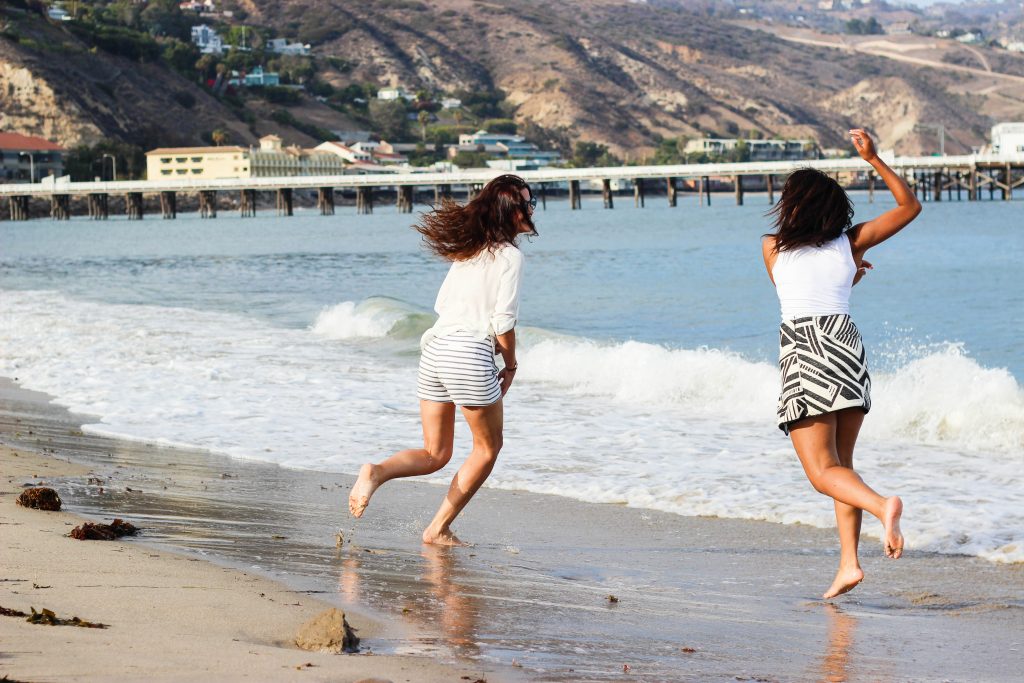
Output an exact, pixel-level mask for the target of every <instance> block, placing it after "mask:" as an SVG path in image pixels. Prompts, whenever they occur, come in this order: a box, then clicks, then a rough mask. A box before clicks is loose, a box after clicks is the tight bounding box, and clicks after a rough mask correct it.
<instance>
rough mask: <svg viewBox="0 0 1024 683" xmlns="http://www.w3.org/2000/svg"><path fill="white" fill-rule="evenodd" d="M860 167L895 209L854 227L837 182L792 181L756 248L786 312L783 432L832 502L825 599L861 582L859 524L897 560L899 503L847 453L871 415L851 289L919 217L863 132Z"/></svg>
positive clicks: (820, 177) (856, 139)
mask: <svg viewBox="0 0 1024 683" xmlns="http://www.w3.org/2000/svg"><path fill="white" fill-rule="evenodd" d="M850 136H851V138H852V139H853V144H854V146H855V147H856V148H857V152H858V153H859V154H860V156H861V158H862V159H864V160H865V161H867V162H868V163H869V164H871V166H872V167H873V168H874V171H875V172H876V173H878V175H879V176H881V178H882V180H884V181H885V184H886V186H887V187H888V188H889V190H890V191H891V192H892V194H893V197H894V198H895V199H896V204H897V206H896V208H894V209H890V210H889V211H886V212H885V213H883V214H882V215H881V216H879V217H877V218H874V219H872V220H869V221H867V222H864V223H858V224H857V225H853V226H852V227H851V224H852V222H853V205H852V204H851V202H850V199H849V197H847V196H846V192H844V191H843V189H842V188H841V187H840V186H839V183H837V182H836V181H835V180H833V179H832V178H830V177H829V176H827V175H825V174H824V173H821V172H820V171H816V170H813V169H801V170H799V171H796V172H794V173H793V174H792V175H790V177H789V178H788V179H787V181H786V186H785V188H784V189H783V191H782V197H781V198H780V199H779V203H778V204H777V205H776V206H775V207H774V208H773V209H772V213H773V214H774V216H775V227H776V230H775V232H774V233H772V234H769V235H765V237H764V239H763V241H762V251H763V254H764V264H765V267H766V268H767V269H768V277H770V278H771V279H772V282H773V283H774V284H775V288H776V292H777V293H778V295H779V302H780V304H781V306H782V326H781V330H780V349H779V366H780V369H781V372H782V392H781V394H780V396H779V406H778V422H779V428H780V429H782V431H783V432H785V433H786V434H788V435H789V437H790V439H792V441H793V447H794V448H795V449H796V454H797V456H798V457H799V458H800V463H801V464H802V465H803V468H804V472H805V473H806V474H807V478H808V479H809V480H810V482H811V484H812V485H813V486H814V488H815V489H817V490H818V491H819V492H821V493H823V494H825V495H826V496H830V497H831V498H833V499H834V501H835V510H836V525H837V527H838V531H839V542H840V545H841V548H842V550H841V553H840V559H839V571H838V572H837V573H836V577H835V580H834V581H833V582H832V585H831V587H829V589H828V591H826V592H825V594H824V596H823V597H825V598H831V597H834V596H836V595H839V594H841V593H845V592H847V591H849V590H851V589H852V588H853V587H854V586H856V585H857V584H858V583H860V582H861V581H862V580H863V579H864V572H863V570H862V569H861V567H860V562H859V560H858V558H857V545H858V542H859V540H860V527H861V514H862V511H863V510H867V511H868V512H870V513H871V514H873V515H874V516H875V517H877V518H878V519H879V520H880V521H881V522H882V526H883V527H884V533H883V537H884V538H883V542H884V549H885V554H886V556H887V557H891V558H893V559H896V558H898V557H900V555H902V554H903V535H902V533H900V524H899V522H900V515H901V514H902V512H903V503H902V501H900V499H899V497H898V496H891V497H888V498H886V497H883V496H880V495H879V494H877V493H875V491H873V490H872V489H871V488H870V487H869V486H868V485H867V484H865V483H864V481H863V480H862V479H861V478H860V476H859V475H858V474H857V473H856V472H855V471H854V469H853V448H854V444H856V442H857V434H858V432H859V431H860V427H861V424H862V422H863V421H864V415H866V414H867V412H868V411H869V410H870V409H871V379H870V377H869V375H868V369H867V363H866V362H865V356H864V346H863V344H862V342H861V338H860V332H859V331H858V330H857V326H856V325H854V323H853V321H852V320H851V319H850V305H849V302H850V289H851V288H852V287H853V285H855V284H856V283H857V282H858V281H859V280H860V279H861V278H862V277H863V276H864V274H865V273H866V272H867V269H869V268H871V264H869V263H868V262H867V261H865V260H864V254H865V253H866V252H867V250H868V249H870V248H871V247H873V246H875V245H876V244H879V243H881V242H884V241H885V240H887V239H889V238H890V237H892V236H893V235H895V234H896V233H897V232H899V231H900V230H901V229H903V227H904V226H906V225H907V224H908V223H910V222H911V221H912V220H914V218H915V217H916V216H917V214H919V213H920V212H921V204H920V203H919V202H918V201H917V199H916V198H915V197H914V193H913V192H911V191H910V188H909V187H907V184H906V183H905V182H903V180H902V179H901V178H900V177H899V176H898V175H896V173H895V172H893V170H892V169H891V168H889V167H888V166H887V165H886V164H885V162H884V161H882V160H881V159H880V158H879V157H878V154H877V153H876V152H875V146H874V143H873V142H872V141H871V138H870V137H869V136H868V134H867V133H865V132H864V131H863V130H860V129H854V130H851V131H850Z"/></svg>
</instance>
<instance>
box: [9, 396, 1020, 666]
mask: <svg viewBox="0 0 1024 683" xmlns="http://www.w3.org/2000/svg"><path fill="white" fill-rule="evenodd" d="M15 419H19V420H21V421H20V422H15ZM80 423H81V419H80V418H76V417H75V416H72V415H69V414H67V413H65V412H64V411H62V410H60V409H57V408H54V407H52V406H48V405H46V403H45V402H44V401H42V400H40V397H39V396H38V395H29V394H27V393H25V392H16V391H14V392H12V391H6V392H0V440H2V441H3V442H6V443H8V444H10V445H12V446H14V447H15V448H16V449H34V450H40V449H42V448H47V449H52V450H53V451H54V452H55V453H54V455H56V456H57V457H59V458H68V459H71V460H72V461H74V462H75V463H78V464H80V465H81V466H82V467H83V468H84V469H79V470H74V471H72V470H68V471H67V474H65V475H63V476H59V477H51V476H50V475H49V474H47V477H48V480H49V481H50V482H51V484H54V485H55V487H56V488H58V489H59V490H60V492H61V495H62V497H63V498H64V500H65V502H66V504H68V507H69V509H70V510H72V511H73V512H75V513H77V514H83V515H86V516H95V517H99V516H102V517H104V518H107V519H109V518H110V517H111V516H115V515H116V516H121V517H124V518H126V519H129V520H131V521H133V522H134V523H136V524H138V525H140V526H142V527H144V528H145V530H146V532H145V535H144V536H143V537H142V538H140V539H139V540H137V541H131V542H128V543H126V544H124V545H126V546H129V547H131V548H143V549H145V552H154V551H152V550H149V547H151V544H152V545H155V546H156V547H157V548H161V549H162V548H168V549H176V550H178V551H179V552H184V553H186V555H187V556H190V557H192V558H196V557H200V558H208V559H212V560H214V561H215V562H217V563H219V564H220V565H223V566H226V567H230V568H233V570H242V571H244V572H246V573H247V574H248V575H249V576H254V575H257V576H260V577H267V578H270V579H273V580H275V581H278V582H279V583H281V584H284V585H286V586H288V587H289V588H290V589H291V590H292V591H297V593H292V595H295V596H296V597H297V600H298V601H300V602H302V603H303V604H306V603H307V601H308V600H323V601H325V602H331V603H334V604H339V605H341V606H343V607H344V608H345V609H346V610H347V611H351V610H353V608H354V607H356V606H358V609H359V610H360V611H361V612H362V614H363V615H364V616H365V617H366V618H369V619H372V620H373V621H374V622H376V623H378V624H379V628H377V629H375V630H373V632H372V634H369V635H367V634H365V633H362V632H361V635H363V636H364V637H365V640H364V644H365V645H366V647H367V648H369V649H370V650H372V651H373V652H376V653H379V654H385V655H391V654H417V655H429V657H430V658H431V659H433V660H437V661H441V662H447V663H452V664H456V665H458V664H461V665H463V666H469V667H474V666H475V667H479V668H487V669H491V670H492V673H489V674H488V680H491V681H493V680H501V678H500V677H501V676H503V675H505V674H506V672H513V673H516V674H522V675H523V676H524V677H526V678H528V679H531V680H544V681H547V680H552V681H554V680H558V681H576V680H627V681H629V680H637V681H678V680H694V681H704V680H735V679H736V678H737V677H739V678H740V679H748V680H769V681H804V680H806V681H817V680H836V681H845V680H850V681H854V680H921V681H931V680H934V681H943V680H954V681H960V680H964V681H968V680H969V681H1010V680H1019V675H1020V671H1021V670H1022V667H1024V566H1021V565H1009V566H1007V565H995V564H991V563H989V562H987V561H984V560H979V559H976V558H971V557H959V556H944V555H936V554H930V553H919V552H915V551H914V550H913V548H911V549H910V550H909V552H908V553H907V555H905V556H904V558H903V559H901V560H899V561H892V560H887V559H886V558H884V557H882V554H881V548H880V545H879V544H878V543H877V542H876V541H874V539H871V538H865V539H864V541H863V552H862V555H863V557H864V570H865V573H866V579H865V582H864V583H863V584H862V585H861V586H859V587H858V588H857V589H856V590H855V591H854V592H853V593H851V594H849V595H846V596H841V597H840V598H838V599H836V600H834V601H831V602H824V601H822V600H820V598H819V596H820V595H821V593H822V592H823V591H824V589H825V588H827V586H828V584H829V583H830V581H831V578H832V574H833V572H834V569H835V565H836V562H837V555H836V552H837V543H836V540H835V538H834V532H832V531H831V530H821V529H813V528H808V527H801V526H788V525H779V524H769V523H759V522H748V521H739V520H723V519H716V518H688V517H680V516H677V515H671V514H664V513H657V512H651V511H644V510H637V509H629V508H624V507H618V506H611V505H593V504H587V503H580V502H575V501H571V500H568V499H563V498H559V497H555V496H541V495H534V494H526V493H514V492H504V491H491V490H486V489H485V490H483V491H481V492H480V494H479V495H478V496H477V498H476V499H475V500H474V501H473V503H472V504H471V505H470V507H469V509H468V510H467V511H466V513H465V514H464V517H463V518H462V519H460V521H459V523H458V525H457V528H456V532H457V533H458V534H459V536H460V537H462V538H463V539H465V540H469V541H474V542H476V545H475V546H473V547H470V548H457V549H450V550H445V549H432V548H429V547H423V546H422V545H421V544H420V543H419V534H420V532H421V530H422V528H423V527H424V526H425V525H426V523H427V521H428V520H429V519H430V517H431V516H432V514H433V512H434V509H435V508H436V505H437V503H438V501H439V500H440V497H441V496H442V495H443V488H441V487H439V486H436V485H431V484H425V483H418V482H392V483H390V484H388V485H387V486H385V487H384V488H383V489H381V490H380V491H379V492H378V493H377V494H376V496H375V497H374V499H373V501H372V503H371V505H370V508H369V510H368V512H367V514H366V516H365V517H364V518H363V519H362V520H359V521H355V520H352V519H351V518H349V517H348V515H347V513H346V512H345V498H346V495H347V490H348V487H349V486H350V485H351V482H352V477H348V476H345V475H338V474H326V473H320V472H310V471H296V470H285V469H281V468H279V467H275V466H272V465H267V464H263V463H258V462H249V461H242V460H237V459H229V458H224V457H220V456H217V455H213V454H209V453H206V452H202V451H190V450H183V449H168V448H162V447H158V446H155V445H152V444H145V443H135V442H128V441H122V440H113V439H107V438H103V437H97V436H93V435H89V434H88V433H86V434H82V433H81V431H80V430H79V429H78V425H79V424H80ZM29 428H31V430H32V432H33V434H31V435H29V434H28V433H27V431H28V429H29ZM456 459H457V458H456ZM498 466H499V467H514V466H515V465H514V463H513V462H507V461H499V465H498ZM449 471H450V472H453V471H454V463H453V465H452V466H450V467H449ZM4 474H5V475H6V474H7V472H6V470H5V472H4ZM90 476H91V477H95V478H99V479H101V480H102V481H103V482H104V486H103V491H102V493H101V492H100V486H99V485H97V484H95V483H92V484H90V483H89V477H90ZM5 478H6V477H5ZM128 488H130V489H132V490H131V491H128V490H127V489H128ZM794 494H795V495H806V496H808V497H811V496H815V495H817V494H814V493H813V492H812V491H810V489H809V487H808V491H801V492H794ZM821 504H822V505H825V504H827V502H826V501H825V499H821ZM3 509H4V510H5V511H6V510H7V507H4V508H3ZM31 512H32V513H33V514H37V515H39V514H43V513H35V512H34V511H31ZM908 514H914V510H913V509H908ZM874 524H876V523H875V522H874V521H873V520H872V521H870V522H866V523H865V528H866V529H870V528H872V527H871V526H870V525H874ZM0 528H2V527H0ZM339 531H340V532H341V534H342V537H343V543H342V546H341V547H340V548H338V547H336V543H337V534H338V532H339ZM5 562H6V561H5ZM182 564H184V563H182ZM191 564H192V565H194V566H196V565H200V564H202V566H209V565H206V564H205V563H191ZM28 578H32V577H28ZM610 595H614V596H615V598H616V601H614V602H613V601H611V600H609V596H610ZM4 599H5V600H6V599H7V598H6V597H5V598H4ZM4 604H5V606H9V605H6V603H4ZM79 616H83V617H85V618H96V619H100V620H101V621H102V620H103V619H101V618H100V616H99V615H95V614H85V613H83V614H80V615H79ZM3 626H4V622H3V621H0V627H3ZM34 628H41V627H34ZM64 630H67V629H64ZM100 633H103V634H108V633H110V631H103V632H100ZM4 642H5V643H6V642H7V639H6V638H5V639H4ZM289 654H291V655H293V656H297V657H298V659H302V657H303V656H305V655H304V653H300V652H298V651H294V652H292V653H289ZM24 657H25V655H19V656H18V658H16V660H15V661H18V660H21V659H24ZM8 661H9V660H3V659H0V665H3V666H5V667H6V666H7V662H8ZM296 663H298V661H296ZM510 666H511V667H512V668H511V669H510V668H508V667H510ZM495 667H499V668H497V669H495ZM520 667H521V668H520ZM627 667H628V668H627ZM14 671H15V669H10V672H11V673H12V674H13V672H14ZM312 671H317V669H313V670H312ZM0 673H8V669H7V668H2V669H0ZM395 680H399V679H398V678H397V677H396V679H395ZM413 680H427V679H426V678H424V677H421V676H418V675H417V676H415V677H413Z"/></svg>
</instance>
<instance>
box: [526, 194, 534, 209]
mask: <svg viewBox="0 0 1024 683" xmlns="http://www.w3.org/2000/svg"><path fill="white" fill-rule="evenodd" d="M523 203H524V204H526V205H527V206H529V207H530V208H531V209H536V208H537V198H536V197H530V198H529V199H526V200H524V202H523Z"/></svg>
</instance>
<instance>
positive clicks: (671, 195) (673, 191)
mask: <svg viewBox="0 0 1024 683" xmlns="http://www.w3.org/2000/svg"><path fill="white" fill-rule="evenodd" d="M666 183H667V185H666V186H665V192H666V194H667V195H668V205H669V206H671V207H675V206H676V204H677V202H678V195H679V188H678V187H677V186H676V179H675V178H668V179H667V180H666Z"/></svg>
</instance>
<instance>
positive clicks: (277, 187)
mask: <svg viewBox="0 0 1024 683" xmlns="http://www.w3.org/2000/svg"><path fill="white" fill-rule="evenodd" d="M886 161H887V163H889V165H890V166H892V167H893V169H895V170H896V172H897V173H899V174H900V175H901V176H902V177H903V178H905V179H906V181H907V183H908V184H909V185H910V187H911V189H913V191H914V193H915V194H916V195H917V196H918V197H919V198H920V199H921V201H934V202H941V201H954V200H956V201H961V200H963V199H964V198H966V199H967V200H968V201H980V200H983V199H986V198H987V199H988V200H996V199H999V200H1003V201H1010V200H1012V199H1013V195H1014V190H1017V191H1018V195H1024V189H1019V188H1022V187H1024V154H1014V155H1001V156H1000V155H967V156H934V157H897V158H890V159H886ZM799 168H816V169H818V170H820V171H822V172H825V173H828V174H830V175H834V176H835V177H836V178H837V179H839V180H841V181H842V182H844V183H845V184H846V185H848V186H853V187H858V188H865V189H866V190H867V192H868V199H869V201H873V200H874V196H875V191H876V190H877V189H878V179H877V178H876V177H875V175H874V174H873V172H872V170H871V167H870V166H869V165H868V164H867V163H866V162H864V161H862V160H861V159H860V158H850V159H820V160H807V161H775V162H744V163H731V164H685V165H671V166H617V167H606V168H546V169H542V170H537V171H523V172H520V173H519V174H518V175H520V176H522V177H523V178H524V179H525V180H526V181H527V182H529V183H530V184H531V186H533V187H534V192H535V194H536V195H537V199H538V202H539V204H540V208H541V209H542V210H543V209H546V208H547V199H548V195H549V194H550V193H551V192H553V191H555V189H556V188H558V189H559V190H562V189H563V188H564V190H565V191H567V194H568V199H569V206H570V207H571V208H572V209H573V210H579V209H582V208H583V205H584V202H583V197H584V194H585V193H584V190H583V183H587V184H588V185H589V186H591V187H594V188H598V189H596V190H595V191H594V192H592V194H595V195H598V194H599V195H600V197H601V200H602V201H601V205H602V206H603V207H604V208H606V209H613V208H615V192H614V191H613V189H612V187H613V183H614V184H616V185H619V184H623V185H626V186H627V187H629V186H631V187H632V190H633V204H634V206H635V207H637V208H643V207H644V206H646V203H647V192H648V190H649V189H652V191H656V192H658V193H659V194H660V192H661V188H662V187H663V188H664V196H665V197H666V198H667V201H668V205H669V206H672V207H675V206H678V203H679V195H680V193H681V192H689V193H691V195H693V196H695V197H696V199H697V205H698V206H701V207H703V206H710V205H711V196H712V194H715V193H717V194H720V195H726V196H728V193H731V194H732V195H733V197H734V202H735V203H736V204H737V205H742V204H743V203H744V201H745V194H746V193H748V192H754V191H756V192H764V193H765V194H766V195H767V199H768V203H769V204H774V202H775V190H776V187H777V184H778V183H781V182H784V179H785V176H787V175H788V174H789V173H791V172H793V171H794V170H797V169H799ZM503 173H505V171H500V170H495V169H470V170H464V171H458V172H454V173H402V174H397V173H381V174H373V175H340V176H288V177H280V178H225V179H217V180H197V179H181V180H177V179H158V180H137V181H118V182H83V183H71V182H66V181H63V182H62V181H59V180H58V181H52V180H51V181H50V182H42V183H20V184H2V185H0V219H4V218H9V219H10V220H16V221H20V220H27V219H29V218H30V217H32V216H33V215H35V216H38V217H46V216H49V217H50V218H51V219H54V220H67V219H69V218H70V217H71V212H72V207H73V202H72V200H73V199H75V198H80V199H83V200H84V204H85V206H86V211H87V214H88V216H89V217H90V218H92V219H94V220H106V219H108V218H109V217H110V197H111V196H115V197H123V198H124V205H125V215H126V216H127V217H128V218H129V219H131V220H142V219H143V217H144V214H145V206H146V202H145V199H146V196H147V195H148V196H151V197H154V198H156V197H158V198H159V205H160V215H161V217H162V218H164V219H174V218H177V216H178V195H179V194H190V195H196V196H197V197H198V206H199V215H200V216H201V217H203V218H216V217H217V208H218V199H219V195H220V194H224V195H229V196H230V195H233V196H236V197H238V204H237V205H238V208H239V213H240V215H241V216H243V217H251V216H255V215H257V199H258V197H259V194H260V193H273V194H274V195H275V199H276V207H275V208H276V210H277V215H279V216H292V215H294V205H295V201H294V193H295V192H296V191H306V192H309V193H314V192H315V194H316V207H317V209H318V210H319V213H320V215H322V216H332V215H334V210H335V203H336V200H337V197H338V196H339V193H341V194H345V193H347V194H348V195H349V196H354V199H355V208H356V213H357V214H371V213H373V208H374V200H375V199H377V198H380V197H390V196H394V198H395V206H396V209H397V210H398V211H399V212H400V213H412V212H413V207H414V204H415V201H416V194H417V191H418V190H419V191H431V190H432V197H433V200H434V204H437V203H439V202H440V201H441V200H442V198H445V197H455V196H460V197H464V198H465V199H466V200H469V199H472V198H473V197H474V196H476V194H477V193H478V192H479V191H480V188H482V187H483V185H484V184H485V183H486V182H487V181H488V180H490V179H491V178H493V177H495V176H498V175H501V174H503ZM661 183H664V185H661ZM453 188H462V189H464V194H462V193H461V192H460V193H459V194H458V195H456V194H455V193H454V192H453ZM36 201H38V202H46V203H47V204H48V205H49V211H48V212H47V211H46V210H45V209H44V208H43V207H41V206H40V207H37V210H36V211H34V212H33V211H31V210H30V209H31V204H32V202H36ZM3 203H6V205H7V206H6V207H3V206H2V204H3ZM268 208H269V207H268ZM4 209H6V210H4Z"/></svg>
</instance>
